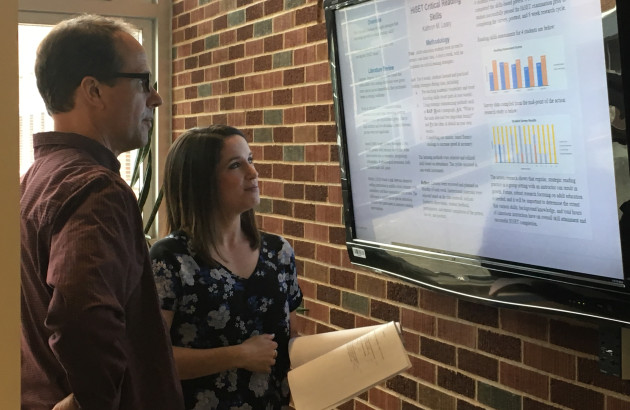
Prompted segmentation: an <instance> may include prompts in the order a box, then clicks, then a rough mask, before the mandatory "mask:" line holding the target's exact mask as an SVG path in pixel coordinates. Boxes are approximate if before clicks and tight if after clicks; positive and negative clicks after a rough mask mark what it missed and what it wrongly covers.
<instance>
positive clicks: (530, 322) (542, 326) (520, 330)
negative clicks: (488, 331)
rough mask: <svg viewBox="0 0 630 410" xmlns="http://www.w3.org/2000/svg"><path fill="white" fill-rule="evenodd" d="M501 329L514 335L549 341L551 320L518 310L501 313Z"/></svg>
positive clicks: (503, 310) (502, 311) (502, 310)
mask: <svg viewBox="0 0 630 410" xmlns="http://www.w3.org/2000/svg"><path fill="white" fill-rule="evenodd" d="M499 318H500V323H501V328H502V329H504V330H506V331H508V332H512V333H516V334H519V335H522V336H527V337H531V338H535V339H539V340H549V336H548V335H549V320H548V319H547V318H546V317H544V316H540V315H536V314H533V313H528V312H523V311H520V310H516V309H501V310H500V311H499Z"/></svg>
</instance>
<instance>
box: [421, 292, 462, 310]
mask: <svg viewBox="0 0 630 410" xmlns="http://www.w3.org/2000/svg"><path fill="white" fill-rule="evenodd" d="M420 307H421V308H422V309H426V310H428V311H430V312H435V313H439V314H442V315H447V316H452V317H454V316H455V313H456V311H457V299H455V298H454V297H453V296H450V295H447V294H445V293H438V292H435V291H432V290H426V289H421V290H420Z"/></svg>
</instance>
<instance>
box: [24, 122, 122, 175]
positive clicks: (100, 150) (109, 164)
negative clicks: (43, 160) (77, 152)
mask: <svg viewBox="0 0 630 410" xmlns="http://www.w3.org/2000/svg"><path fill="white" fill-rule="evenodd" d="M53 145H65V146H68V147H73V148H78V149H81V150H83V151H85V152H87V153H88V154H90V155H91V156H92V157H94V159H95V160H96V161H97V162H98V163H99V164H101V165H102V166H104V167H106V168H108V169H110V170H112V171H114V172H116V173H119V172H120V162H119V161H118V159H117V158H116V156H115V155H114V153H113V152H111V151H110V150H109V149H108V148H106V147H105V146H104V145H103V144H101V143H99V142H97V141H94V140H93V139H91V138H88V137H84V136H83V135H80V134H74V133H69V132H56V131H51V132H40V133H37V134H35V135H33V148H34V149H35V151H36V156H37V150H38V148H40V147H41V148H43V147H45V146H51V148H52V146H53Z"/></svg>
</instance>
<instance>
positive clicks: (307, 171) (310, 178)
mask: <svg viewBox="0 0 630 410" xmlns="http://www.w3.org/2000/svg"><path fill="white" fill-rule="evenodd" d="M293 172H294V176H293V178H294V179H295V180H296V181H304V182H314V181H315V167H314V166H312V165H296V166H295V167H294V169H293Z"/></svg>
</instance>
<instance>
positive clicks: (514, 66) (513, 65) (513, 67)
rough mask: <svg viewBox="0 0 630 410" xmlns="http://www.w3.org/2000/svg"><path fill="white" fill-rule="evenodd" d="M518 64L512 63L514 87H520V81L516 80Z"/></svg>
mask: <svg viewBox="0 0 630 410" xmlns="http://www.w3.org/2000/svg"><path fill="white" fill-rule="evenodd" d="M516 80H517V78H516V64H512V84H514V85H513V86H512V88H518V82H517V81H516Z"/></svg>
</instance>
